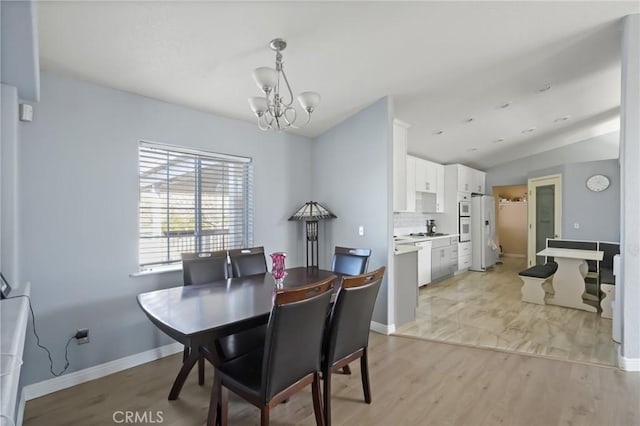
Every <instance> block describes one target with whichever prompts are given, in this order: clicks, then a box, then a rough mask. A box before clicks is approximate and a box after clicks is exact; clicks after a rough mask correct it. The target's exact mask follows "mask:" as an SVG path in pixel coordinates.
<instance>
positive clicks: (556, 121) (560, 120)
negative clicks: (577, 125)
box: [553, 115, 571, 123]
mask: <svg viewBox="0 0 640 426" xmlns="http://www.w3.org/2000/svg"><path fill="white" fill-rule="evenodd" d="M570 118H571V116H570V115H565V116H564V117H560V118H556V119H555V120H553V122H554V123H560V122H562V121H567V120H568V119H570Z"/></svg>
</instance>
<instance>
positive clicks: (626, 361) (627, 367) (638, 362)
mask: <svg viewBox="0 0 640 426" xmlns="http://www.w3.org/2000/svg"><path fill="white" fill-rule="evenodd" d="M618 365H619V366H620V368H621V369H622V370H624V371H640V358H625V357H624V356H622V353H621V351H620V347H618Z"/></svg>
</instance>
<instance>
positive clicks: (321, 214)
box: [289, 201, 337, 220]
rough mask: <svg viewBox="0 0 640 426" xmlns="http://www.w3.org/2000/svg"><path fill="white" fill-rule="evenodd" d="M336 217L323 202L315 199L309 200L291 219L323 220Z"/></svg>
mask: <svg viewBox="0 0 640 426" xmlns="http://www.w3.org/2000/svg"><path fill="white" fill-rule="evenodd" d="M336 217H337V216H336V215H334V214H333V213H331V212H330V211H329V209H328V208H326V207H325V206H323V205H322V204H320V203H317V202H315V201H307V202H306V203H304V204H303V205H302V207H300V208H299V209H298V210H296V212H295V213H294V214H293V215H291V217H290V218H289V220H322V219H335V218H336Z"/></svg>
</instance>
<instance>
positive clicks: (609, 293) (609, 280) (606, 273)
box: [599, 241, 620, 318]
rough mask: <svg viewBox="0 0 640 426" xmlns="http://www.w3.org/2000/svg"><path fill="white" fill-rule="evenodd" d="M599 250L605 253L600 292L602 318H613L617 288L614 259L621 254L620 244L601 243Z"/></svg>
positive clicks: (602, 263)
mask: <svg viewBox="0 0 640 426" xmlns="http://www.w3.org/2000/svg"><path fill="white" fill-rule="evenodd" d="M599 248H600V250H602V251H603V252H604V257H603V258H602V261H601V262H600V291H601V292H602V300H601V301H600V308H601V309H602V312H601V313H600V316H601V317H602V318H612V317H613V310H612V307H611V303H612V301H613V299H615V294H616V287H615V284H616V283H615V277H614V276H613V257H614V256H615V255H616V254H620V244H619V243H608V242H602V241H601V242H600V243H599Z"/></svg>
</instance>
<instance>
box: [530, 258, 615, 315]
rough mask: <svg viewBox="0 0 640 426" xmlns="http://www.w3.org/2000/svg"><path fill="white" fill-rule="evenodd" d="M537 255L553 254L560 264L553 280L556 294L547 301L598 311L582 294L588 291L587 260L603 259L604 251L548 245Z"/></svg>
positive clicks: (553, 303)
mask: <svg viewBox="0 0 640 426" xmlns="http://www.w3.org/2000/svg"><path fill="white" fill-rule="evenodd" d="M537 255H538V256H551V257H553V259H554V261H555V262H556V263H557V264H558V270H557V271H556V273H555V274H553V279H552V281H551V284H552V285H553V291H554V293H555V294H554V295H553V296H552V297H549V298H547V303H550V304H552V305H559V306H566V307H568V308H574V309H582V310H583V311H588V312H598V309H597V308H596V307H595V306H592V305H589V304H588V303H585V302H584V301H583V299H582V296H583V295H584V294H585V292H586V285H585V280H584V277H585V275H586V273H587V270H588V268H587V267H586V264H585V263H586V261H587V260H595V261H601V260H602V258H603V256H604V252H603V251H600V250H582V249H568V248H557V247H547V248H545V249H544V250H541V251H539V252H538V253H537Z"/></svg>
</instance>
